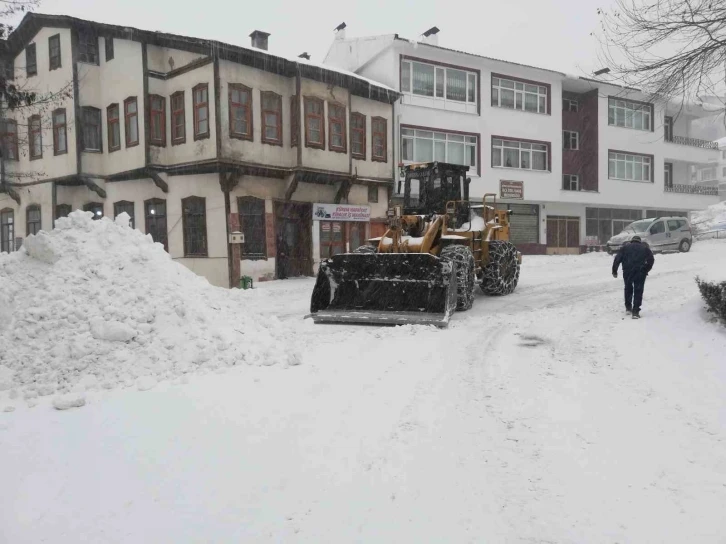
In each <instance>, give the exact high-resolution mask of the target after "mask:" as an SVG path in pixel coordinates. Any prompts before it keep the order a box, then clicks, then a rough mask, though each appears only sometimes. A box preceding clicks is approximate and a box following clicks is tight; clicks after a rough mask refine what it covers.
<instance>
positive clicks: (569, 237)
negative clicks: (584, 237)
mask: <svg viewBox="0 0 726 544" xmlns="http://www.w3.org/2000/svg"><path fill="white" fill-rule="evenodd" d="M579 253H580V218H579V217H561V216H548V217H547V254H548V255H578V254H579Z"/></svg>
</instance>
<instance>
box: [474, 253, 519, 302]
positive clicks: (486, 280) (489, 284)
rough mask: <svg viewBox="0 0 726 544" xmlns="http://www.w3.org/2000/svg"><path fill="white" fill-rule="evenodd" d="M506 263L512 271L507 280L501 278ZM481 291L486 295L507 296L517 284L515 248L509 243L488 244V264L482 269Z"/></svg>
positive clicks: (517, 266) (517, 268)
mask: <svg viewBox="0 0 726 544" xmlns="http://www.w3.org/2000/svg"><path fill="white" fill-rule="evenodd" d="M507 261H510V262H509V264H510V266H511V268H512V269H513V270H514V273H512V274H510V275H509V277H508V278H505V277H503V276H502V271H501V269H502V265H504V264H505V263H506V262H507ZM482 272H483V279H482V283H481V288H482V291H484V292H485V293H486V294H487V295H508V294H510V293H512V292H513V291H514V289H515V288H516V287H517V283H519V263H518V262H517V248H516V247H514V244H512V243H511V242H501V241H495V242H489V263H488V264H487V265H486V266H485V267H484V268H483V270H482Z"/></svg>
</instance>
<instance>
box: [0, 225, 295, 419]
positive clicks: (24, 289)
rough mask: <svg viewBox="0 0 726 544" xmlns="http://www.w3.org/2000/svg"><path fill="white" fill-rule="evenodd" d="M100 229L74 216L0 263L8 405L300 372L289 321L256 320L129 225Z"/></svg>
mask: <svg viewBox="0 0 726 544" xmlns="http://www.w3.org/2000/svg"><path fill="white" fill-rule="evenodd" d="M91 218H92V214H91V213H90V212H81V211H76V212H73V213H71V214H70V215H69V216H68V218H64V219H59V220H58V221H57V222H56V228H55V230H53V231H52V232H50V233H47V232H40V233H38V235H36V236H29V237H28V238H27V239H26V240H25V244H24V246H23V250H21V251H19V252H16V253H14V254H10V255H7V254H3V255H0V401H2V400H5V399H3V397H7V398H9V399H14V398H18V397H23V398H25V399H28V400H29V401H30V402H31V404H32V403H33V402H35V401H33V399H35V398H36V397H38V396H47V395H55V394H63V393H72V394H74V395H78V394H79V393H82V392H84V391H87V390H95V389H112V388H115V387H117V386H136V387H138V388H140V389H146V388H149V387H151V386H153V385H154V384H155V383H156V380H159V379H168V378H173V377H177V376H181V375H183V374H185V373H188V372H190V371H195V370H200V369H202V370H209V369H214V368H217V367H224V366H232V365H239V364H263V365H271V364H275V363H284V364H295V363H296V362H297V360H296V357H295V356H294V355H292V354H291V351H290V350H289V349H288V346H290V344H291V341H289V340H287V339H286V337H285V334H284V330H283V329H282V326H281V324H280V322H279V321H278V320H277V319H276V318H268V317H263V316H260V315H249V314H248V313H247V312H246V311H245V301H244V299H245V297H244V296H243V295H242V294H241V293H240V292H238V291H228V290H225V289H219V288H216V287H213V286H211V285H210V284H209V283H208V282H207V280H205V279H203V278H201V277H199V276H197V275H195V274H194V273H193V272H191V271H190V270H188V269H187V268H185V267H184V266H183V265H181V264H179V263H175V262H174V261H173V260H172V259H171V258H170V257H169V255H168V253H166V252H165V251H164V248H163V247H162V246H161V245H160V244H155V243H154V242H153V241H152V240H151V237H150V236H147V235H144V234H142V233H141V232H140V231H138V230H134V229H132V228H130V227H129V226H128V223H129V217H128V215H126V214H122V215H121V216H119V217H118V218H117V219H116V221H115V222H114V221H112V220H110V219H106V218H104V219H102V220H100V221H93V220H92V219H91ZM68 403H70V404H71V405H72V404H73V403H74V401H73V400H72V399H71V401H68V402H61V403H60V405H65V404H68Z"/></svg>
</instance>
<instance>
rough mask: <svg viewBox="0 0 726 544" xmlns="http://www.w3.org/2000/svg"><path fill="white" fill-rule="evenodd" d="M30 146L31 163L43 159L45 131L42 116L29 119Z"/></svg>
mask: <svg viewBox="0 0 726 544" xmlns="http://www.w3.org/2000/svg"><path fill="white" fill-rule="evenodd" d="M28 146H29V147H30V160H31V161H34V160H37V159H42V158H43V129H42V125H41V123H40V115H31V116H30V117H29V118H28Z"/></svg>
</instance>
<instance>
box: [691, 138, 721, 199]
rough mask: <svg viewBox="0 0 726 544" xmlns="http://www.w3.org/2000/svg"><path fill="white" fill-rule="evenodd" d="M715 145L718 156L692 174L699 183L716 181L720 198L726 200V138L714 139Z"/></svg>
mask: <svg viewBox="0 0 726 544" xmlns="http://www.w3.org/2000/svg"><path fill="white" fill-rule="evenodd" d="M716 145H718V157H716V158H715V159H713V161H712V162H711V163H710V164H709V165H708V166H707V167H706V168H704V169H703V170H702V171H700V172H695V173H694V174H693V175H694V176H695V179H696V180H699V179H700V180H701V183H714V182H716V183H718V187H719V195H720V197H721V200H726V138H719V139H718V140H716Z"/></svg>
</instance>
